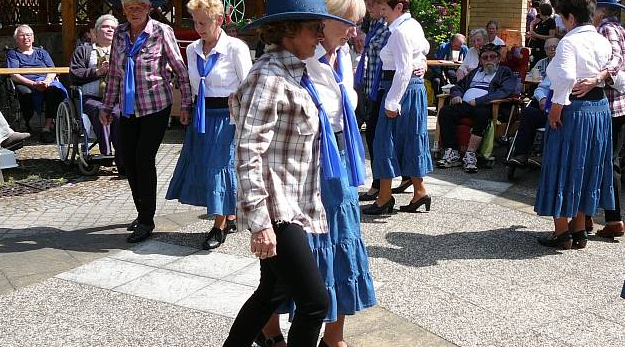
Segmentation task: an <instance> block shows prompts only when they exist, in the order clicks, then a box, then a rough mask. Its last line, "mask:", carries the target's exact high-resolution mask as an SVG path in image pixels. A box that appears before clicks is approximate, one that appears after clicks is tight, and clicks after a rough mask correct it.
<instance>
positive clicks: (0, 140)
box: [0, 112, 30, 148]
mask: <svg viewBox="0 0 625 347" xmlns="http://www.w3.org/2000/svg"><path fill="white" fill-rule="evenodd" d="M29 137H30V134H29V133H20V132H17V131H13V129H11V127H10V126H9V123H8V122H7V120H6V119H4V115H3V114H2V112H0V147H2V148H10V147H11V146H12V145H14V144H16V143H18V142H20V141H24V140H26V139H27V138H29Z"/></svg>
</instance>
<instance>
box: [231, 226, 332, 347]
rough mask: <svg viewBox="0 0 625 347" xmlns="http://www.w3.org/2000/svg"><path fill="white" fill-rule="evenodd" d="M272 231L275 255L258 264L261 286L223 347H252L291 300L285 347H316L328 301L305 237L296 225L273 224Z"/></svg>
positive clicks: (241, 313)
mask: <svg viewBox="0 0 625 347" xmlns="http://www.w3.org/2000/svg"><path fill="white" fill-rule="evenodd" d="M274 231H275V233H276V238H277V255H276V256H275V257H272V258H269V259H264V260H261V261H260V284H259V285H258V288H257V289H256V291H255V292H254V294H252V296H251V297H250V298H249V299H248V300H247V301H246V302H245V304H244V305H243V307H242V308H241V310H240V311H239V314H238V315H237V318H236V319H235V321H234V323H233V324H232V328H230V334H229V335H228V338H227V339H226V342H224V347H243V346H246V347H247V346H251V345H252V342H253V341H254V338H255V337H256V335H258V333H259V332H260V331H261V329H262V328H263V326H264V325H265V323H267V320H268V319H269V317H271V315H272V314H273V313H274V312H275V310H276V309H277V308H278V307H279V306H280V305H281V304H283V303H285V302H286V301H287V300H290V299H292V300H293V301H295V305H296V310H295V316H294V319H293V323H292V324H291V329H290V330H289V339H288V346H292V347H315V346H317V339H318V338H319V331H320V330H321V324H322V323H323V319H324V318H325V316H326V314H327V312H328V305H329V300H328V293H327V291H326V289H325V285H324V283H323V280H322V278H321V275H320V273H319V268H318V267H317V263H316V261H315V259H314V257H313V255H312V252H311V250H310V246H309V245H308V236H307V235H306V232H305V231H304V230H303V229H302V227H300V226H299V225H297V224H290V223H281V224H279V225H276V224H274Z"/></svg>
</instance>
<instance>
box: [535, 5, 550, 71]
mask: <svg viewBox="0 0 625 347" xmlns="http://www.w3.org/2000/svg"><path fill="white" fill-rule="evenodd" d="M552 14H553V8H552V7H551V4H549V3H546V2H543V3H541V4H540V6H539V7H538V16H537V17H536V19H534V21H533V22H532V25H531V26H530V31H529V33H528V35H529V36H530V38H531V39H530V42H529V46H530V48H531V49H532V59H531V63H530V69H531V68H533V67H534V65H536V63H538V61H539V60H541V59H543V58H546V57H547V53H545V41H546V40H548V39H550V38H552V37H556V21H555V19H554V18H553V17H552V16H551V15H552Z"/></svg>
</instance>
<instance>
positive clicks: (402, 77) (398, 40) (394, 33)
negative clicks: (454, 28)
mask: <svg viewBox="0 0 625 347" xmlns="http://www.w3.org/2000/svg"><path fill="white" fill-rule="evenodd" d="M389 30H390V31H391V36H390V37H389V39H388V43H387V44H386V46H384V48H382V50H381V51H380V59H382V70H395V76H394V77H393V83H392V84H391V88H390V89H389V91H388V93H387V94H386V101H385V106H384V108H385V109H387V110H391V111H399V110H400V109H401V99H402V98H403V97H404V93H405V92H406V88H408V83H409V82H410V78H411V77H412V71H414V70H415V69H417V68H419V67H420V66H422V65H423V64H424V60H425V55H426V54H428V52H429V51H430V43H429V42H428V40H426V39H425V33H424V32H423V28H422V27H421V24H419V22H417V21H416V20H414V19H413V18H411V16H410V13H404V14H402V15H401V16H400V17H399V18H397V19H395V20H394V21H393V23H391V25H389Z"/></svg>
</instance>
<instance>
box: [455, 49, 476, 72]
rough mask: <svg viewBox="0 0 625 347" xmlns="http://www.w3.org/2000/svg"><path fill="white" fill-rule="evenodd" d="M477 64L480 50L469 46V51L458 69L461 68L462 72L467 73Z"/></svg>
mask: <svg viewBox="0 0 625 347" xmlns="http://www.w3.org/2000/svg"><path fill="white" fill-rule="evenodd" d="M478 65H480V52H479V51H478V50H477V48H475V47H471V48H469V52H468V53H467V55H466V57H464V60H463V61H462V64H460V67H459V68H458V70H462V72H463V73H464V74H465V75H467V74H468V73H469V72H471V70H473V69H475V68H476V67H477V66H478Z"/></svg>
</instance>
